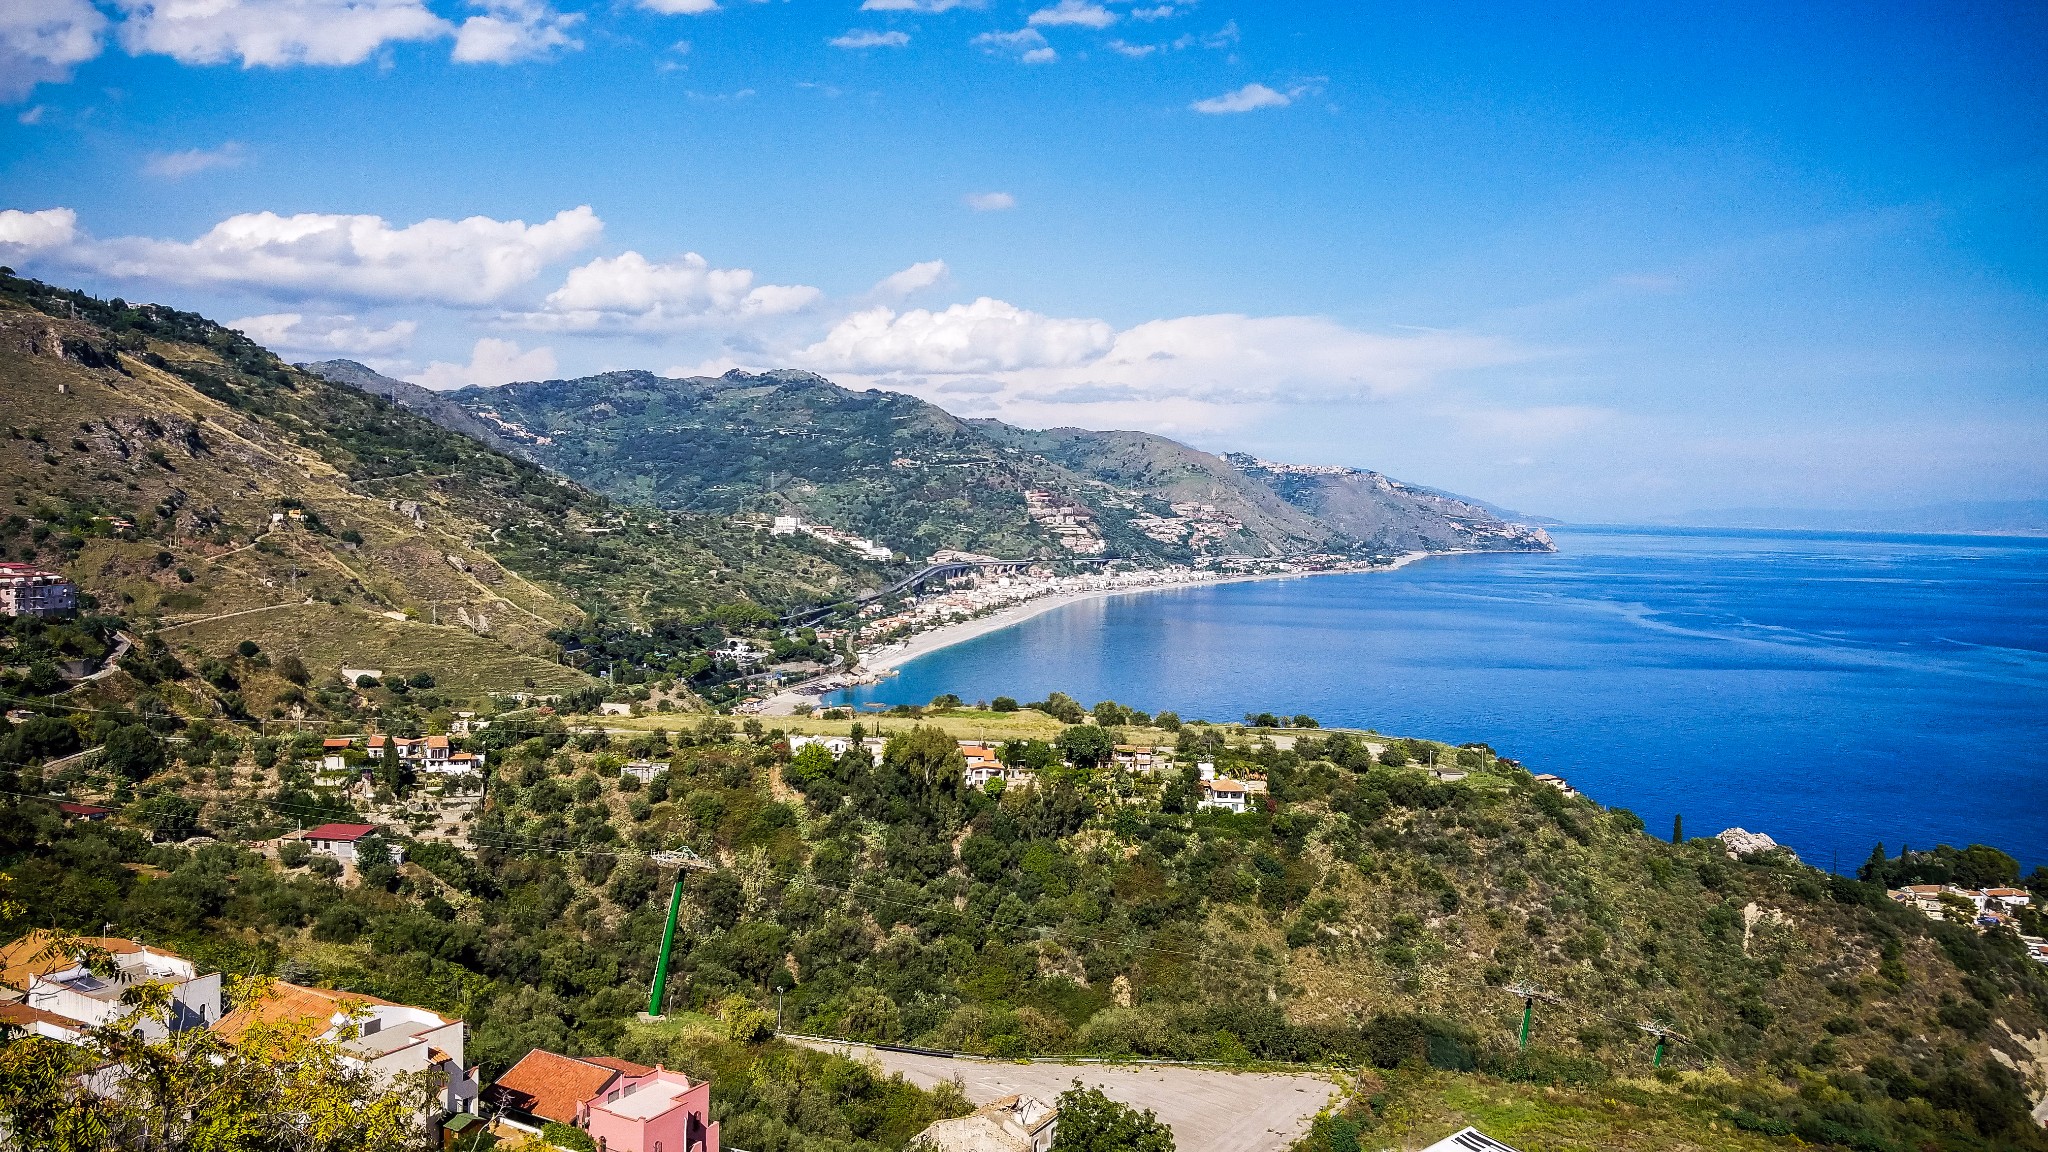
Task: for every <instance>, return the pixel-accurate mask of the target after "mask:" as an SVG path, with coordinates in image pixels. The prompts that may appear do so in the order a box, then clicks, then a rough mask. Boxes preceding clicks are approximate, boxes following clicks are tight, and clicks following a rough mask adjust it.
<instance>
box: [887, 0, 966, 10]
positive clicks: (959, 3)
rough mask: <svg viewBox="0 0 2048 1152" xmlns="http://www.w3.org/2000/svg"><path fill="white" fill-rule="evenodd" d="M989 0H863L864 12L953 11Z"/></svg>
mask: <svg viewBox="0 0 2048 1152" xmlns="http://www.w3.org/2000/svg"><path fill="white" fill-rule="evenodd" d="M986 3H988V0H861V6H860V10H861V11H863V12H951V11H952V10H953V9H955V8H980V7H982V6H983V5H985V4H986Z"/></svg>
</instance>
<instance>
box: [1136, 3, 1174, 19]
mask: <svg viewBox="0 0 2048 1152" xmlns="http://www.w3.org/2000/svg"><path fill="white" fill-rule="evenodd" d="M1173 14H1174V7H1173V5H1171V4H1161V5H1158V6H1157V7H1153V8H1133V9H1131V19H1133V20H1165V19H1168V18H1169V17H1171V16H1172V15H1173Z"/></svg>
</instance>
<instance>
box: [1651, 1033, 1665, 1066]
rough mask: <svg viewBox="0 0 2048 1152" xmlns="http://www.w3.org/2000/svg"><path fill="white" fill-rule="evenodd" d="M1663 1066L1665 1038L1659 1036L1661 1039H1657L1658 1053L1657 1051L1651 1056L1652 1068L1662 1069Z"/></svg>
mask: <svg viewBox="0 0 2048 1152" xmlns="http://www.w3.org/2000/svg"><path fill="white" fill-rule="evenodd" d="M1663 1066H1664V1038H1663V1037H1662V1036H1659V1037H1657V1051H1656V1052H1655V1053H1654V1054H1652V1055H1651V1057H1650V1067H1652V1068H1662V1067H1663Z"/></svg>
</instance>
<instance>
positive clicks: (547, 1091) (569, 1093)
mask: <svg viewBox="0 0 2048 1152" xmlns="http://www.w3.org/2000/svg"><path fill="white" fill-rule="evenodd" d="M600 1059H602V1060H605V1061H606V1063H603V1064H600V1063H598V1060H600ZM610 1063H611V1061H610V1060H609V1058H607V1057H598V1058H596V1059H591V1060H578V1059H577V1058H576V1057H574V1056H563V1055H560V1054H558V1053H554V1052H550V1051H548V1050H547V1049H545V1048H535V1049H534V1050H533V1051H531V1052H528V1053H527V1054H526V1055H524V1056H521V1057H520V1058H519V1063H517V1064H514V1065H513V1066H512V1067H510V1068H508V1069H506V1070H505V1074H504V1075H503V1076H500V1077H498V1079H497V1082H496V1083H494V1084H492V1085H491V1086H490V1087H489V1088H486V1089H484V1097H485V1098H486V1099H488V1100H489V1101H490V1102H491V1103H493V1104H496V1105H497V1106H498V1107H500V1108H505V1109H509V1110H511V1111H514V1112H524V1113H527V1114H528V1115H531V1116H538V1117H540V1118H541V1119H543V1120H553V1121H555V1122H556V1123H558V1124H574V1123H575V1122H576V1106H577V1105H579V1104H581V1103H583V1102H584V1101H585V1100H588V1099H590V1098H591V1097H592V1096H595V1095H597V1094H598V1093H599V1092H602V1091H604V1089H605V1086H606V1085H608V1084H610V1083H611V1082H612V1081H613V1080H615V1079H617V1078H618V1076H619V1072H620V1069H618V1068H614V1067H611V1066H609V1065H610ZM617 1063H619V1064H625V1063H627V1061H623V1060H621V1061H617ZM631 1066H632V1067H633V1068H636V1069H637V1068H639V1067H640V1065H638V1064H634V1065H631ZM646 1071H652V1069H647V1070H646ZM633 1074H634V1075H643V1074H644V1073H643V1072H635V1073H633Z"/></svg>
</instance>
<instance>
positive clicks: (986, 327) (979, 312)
mask: <svg viewBox="0 0 2048 1152" xmlns="http://www.w3.org/2000/svg"><path fill="white" fill-rule="evenodd" d="M1113 339H1114V331H1113V330H1112V329H1111V328H1110V326H1109V325H1107V324H1105V323H1103V322H1102V321H1100V320H1063V319H1058V318H1055V317H1051V316H1044V315H1040V314H1039V313H1036V312H1029V311H1026V310H1024V309H1022V308H1019V307H1017V306H1016V305H1014V304H1009V303H1006V302H1004V301H1002V300H993V299H990V298H989V297H987V296H983V297H981V298H980V299H978V300H976V301H975V302H974V303H972V304H955V305H953V306H952V307H950V308H948V309H946V310H945V311H943V312H932V311H929V310H926V309H923V308H917V309H913V310H911V311H909V312H904V313H902V314H900V315H899V314H897V313H896V312H894V311H892V310H891V309H888V308H870V309H868V310H866V311H864V312H856V313H854V314H853V315H851V316H848V317H846V318H845V319H843V320H841V321H840V322H839V323H838V324H837V325H836V326H834V327H833V329H832V331H831V332H829V333H827V334H826V336H825V338H824V339H823V340H820V341H818V342H817V343H815V344H813V345H811V346H810V347H809V348H806V349H804V350H802V351H801V352H798V353H797V354H796V360H797V362H798V363H800V364H808V365H813V366H816V367H820V368H823V369H827V370H842V371H849V372H861V373H885V372H946V373H952V372H998V371H1006V370H1015V369H1019V368H1040V367H1057V366H1064V365H1071V364H1079V363H1083V362H1085V361H1088V360H1092V359H1094V358H1095V357H1097V356H1100V355H1101V354H1102V353H1104V352H1106V351H1108V350H1109V348H1110V345H1111V342H1112V340H1113Z"/></svg>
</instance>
